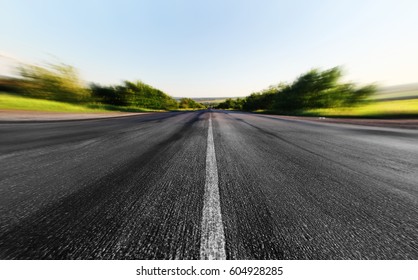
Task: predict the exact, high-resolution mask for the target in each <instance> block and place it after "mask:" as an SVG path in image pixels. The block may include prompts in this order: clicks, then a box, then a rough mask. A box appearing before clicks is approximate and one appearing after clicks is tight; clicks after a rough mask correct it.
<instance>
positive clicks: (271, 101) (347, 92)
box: [217, 67, 418, 117]
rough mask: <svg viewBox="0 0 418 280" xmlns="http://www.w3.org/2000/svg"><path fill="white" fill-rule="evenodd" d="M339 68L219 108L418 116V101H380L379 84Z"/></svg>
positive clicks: (296, 112) (308, 76)
mask: <svg viewBox="0 0 418 280" xmlns="http://www.w3.org/2000/svg"><path fill="white" fill-rule="evenodd" d="M341 78H342V71H341V69H340V68H338V67H335V68H331V69H327V70H324V71H321V70H319V69H313V70H311V71H309V72H307V73H305V74H302V75H301V76H299V78H297V79H296V80H295V81H294V82H293V83H290V84H288V83H280V84H278V85H275V86H270V87H269V88H267V89H265V90H262V91H260V92H255V93H252V94H251V95H249V96H247V97H245V98H236V99H227V100H225V101H224V102H222V103H220V104H219V105H218V106H217V108H219V109H232V110H243V111H252V112H263V113H272V114H285V115H306V116H333V117H395V116H396V117H402V116H414V115H418V100H417V99H414V100H393V99H391V100H378V99H377V98H374V96H375V95H376V92H377V87H376V86H375V85H367V86H363V87H358V86H356V85H355V84H353V83H343V82H341Z"/></svg>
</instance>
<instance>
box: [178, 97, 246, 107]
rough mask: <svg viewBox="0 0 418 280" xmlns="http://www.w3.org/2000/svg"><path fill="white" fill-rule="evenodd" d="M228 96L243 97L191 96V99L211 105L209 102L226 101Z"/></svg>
mask: <svg viewBox="0 0 418 280" xmlns="http://www.w3.org/2000/svg"><path fill="white" fill-rule="evenodd" d="M181 98H183V97H174V99H176V100H177V101H178V100H180V99H181ZM227 98H232V99H235V98H243V97H191V99H193V100H194V101H196V102H199V103H202V104H204V105H209V104H218V103H221V102H224V101H225V100H226V99H227Z"/></svg>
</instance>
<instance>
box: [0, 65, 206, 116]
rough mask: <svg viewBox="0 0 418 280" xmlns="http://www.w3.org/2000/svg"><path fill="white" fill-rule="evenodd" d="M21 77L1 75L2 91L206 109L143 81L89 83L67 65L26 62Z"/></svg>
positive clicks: (129, 104) (69, 99)
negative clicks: (107, 83)
mask: <svg viewBox="0 0 418 280" xmlns="http://www.w3.org/2000/svg"><path fill="white" fill-rule="evenodd" d="M18 73H19V76H20V77H19V78H10V77H0V91H5V92H10V93H14V94H18V95H22V96H27V97H31V98H39V99H46V100H54V101H61V102H68V103H78V104H92V103H93V104H94V103H96V104H97V103H98V104H104V105H112V106H126V107H136V108H147V109H157V110H159V109H162V110H172V109H177V108H179V107H180V108H193V109H198V108H205V106H203V105H202V104H200V103H197V102H195V101H194V100H192V99H190V98H183V99H181V100H180V102H177V101H176V100H175V99H174V98H172V97H171V96H169V95H167V94H166V93H164V92H163V91H161V90H159V89H156V88H154V87H152V86H150V85H147V84H145V83H143V82H141V81H134V82H131V81H124V82H122V83H121V84H119V85H112V86H102V85H99V84H90V85H86V84H85V83H83V81H82V80H81V79H80V78H79V74H78V72H77V71H76V69H75V68H74V67H72V66H70V65H66V64H48V65H47V66H46V67H40V66H34V65H23V66H20V67H19V68H18Z"/></svg>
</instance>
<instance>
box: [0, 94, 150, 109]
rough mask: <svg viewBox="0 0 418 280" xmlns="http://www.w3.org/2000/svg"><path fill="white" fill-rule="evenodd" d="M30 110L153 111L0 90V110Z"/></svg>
mask: <svg viewBox="0 0 418 280" xmlns="http://www.w3.org/2000/svg"><path fill="white" fill-rule="evenodd" d="M1 109H3V110H4V109H6V110H30V111H44V112H78V113H100V112H109V111H113V112H114V111H119V112H155V111H156V110H149V109H143V108H136V107H122V106H112V105H103V104H94V103H90V104H83V105H81V104H80V105H76V104H70V103H65V102H58V101H50V100H42V99H34V98H29V97H23V96H17V95H12V94H7V93H1V92H0V110H1Z"/></svg>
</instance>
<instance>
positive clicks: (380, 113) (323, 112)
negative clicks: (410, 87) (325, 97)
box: [302, 99, 418, 117]
mask: <svg viewBox="0 0 418 280" xmlns="http://www.w3.org/2000/svg"><path fill="white" fill-rule="evenodd" d="M302 115H313V116H326V117H413V116H415V117H418V99H408V100H393V101H378V102H372V103H368V104H365V105H362V106H358V107H353V108H330V109H315V110H308V111H305V112H303V113H302Z"/></svg>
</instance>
